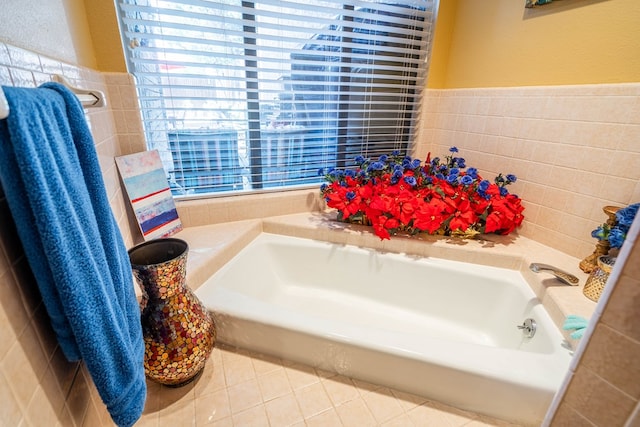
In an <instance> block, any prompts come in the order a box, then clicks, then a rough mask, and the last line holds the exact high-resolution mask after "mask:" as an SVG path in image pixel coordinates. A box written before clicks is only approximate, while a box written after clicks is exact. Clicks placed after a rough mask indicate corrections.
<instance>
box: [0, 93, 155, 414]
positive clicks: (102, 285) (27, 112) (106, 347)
mask: <svg viewBox="0 0 640 427" xmlns="http://www.w3.org/2000/svg"><path fill="white" fill-rule="evenodd" d="M3 89H4V92H5V95H6V97H7V101H8V103H9V107H10V111H11V113H10V114H9V116H8V117H7V118H6V119H4V120H0V183H1V184H2V187H3V189H4V192H5V195H6V198H7V202H8V204H9V209H10V210H11V214H12V216H13V218H14V220H15V223H16V228H17V231H18V235H19V237H20V240H21V241H22V244H23V246H24V251H25V254H26V256H27V259H28V261H29V265H30V266H31V269H32V270H33V273H34V276H35V278H36V281H37V283H38V287H39V288H40V292H41V294H42V299H43V301H44V304H45V307H46V309H47V312H48V314H49V317H50V319H51V323H52V326H53V329H54V331H55V333H56V336H57V338H58V343H59V344H60V347H61V348H62V351H63V352H64V354H65V356H66V357H67V359H68V360H70V361H76V360H81V359H82V360H83V361H84V363H85V364H86V366H87V369H88V371H89V373H90V374H91V376H92V378H93V381H94V383H95V385H96V388H97V390H98V392H99V393H100V396H101V398H102V399H103V401H104V403H105V404H106V406H107V409H108V411H109V412H110V414H111V417H112V418H113V420H114V422H115V423H116V424H118V425H119V426H130V425H133V424H134V423H135V422H136V421H137V420H138V418H139V417H140V415H141V414H142V410H143V409H144V403H145V400H146V393H147V389H146V381H145V375H144V341H143V338H142V327H141V323H140V309H139V307H138V303H137V300H136V296H135V290H134V286H133V278H132V273H131V265H130V263H129V257H128V254H127V250H126V247H125V245H124V242H123V240H122V235H121V234H120V231H119V228H118V225H117V223H116V221H115V218H114V217H113V213H112V211H111V207H110V205H109V200H108V198H107V194H106V190H105V186H104V182H103V178H102V174H101V171H100V166H99V163H98V157H97V154H96V150H95V146H94V142H93V138H92V136H91V133H90V131H89V128H88V125H87V122H86V120H85V117H84V111H83V110H82V106H81V104H80V102H79V101H78V99H77V98H76V96H75V95H74V94H73V93H72V92H70V91H69V90H68V89H67V88H65V87H64V86H62V85H60V84H58V83H45V84H44V85H42V86H41V87H39V88H33V89H29V88H13V87H4V88H3Z"/></svg>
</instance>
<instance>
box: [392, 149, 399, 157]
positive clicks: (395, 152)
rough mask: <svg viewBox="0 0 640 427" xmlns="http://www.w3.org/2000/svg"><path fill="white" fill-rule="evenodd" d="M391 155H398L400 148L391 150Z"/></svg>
mask: <svg viewBox="0 0 640 427" xmlns="http://www.w3.org/2000/svg"><path fill="white" fill-rule="evenodd" d="M391 155H392V156H394V157H396V156H399V155H400V150H393V151H392V152H391Z"/></svg>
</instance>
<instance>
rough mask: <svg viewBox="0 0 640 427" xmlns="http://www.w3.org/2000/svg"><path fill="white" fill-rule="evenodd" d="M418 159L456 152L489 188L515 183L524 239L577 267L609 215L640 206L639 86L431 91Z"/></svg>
mask: <svg viewBox="0 0 640 427" xmlns="http://www.w3.org/2000/svg"><path fill="white" fill-rule="evenodd" d="M425 95H426V96H425V102H424V103H423V105H422V116H421V120H420V126H419V136H418V138H417V141H418V145H417V147H416V155H417V156H418V157H419V158H420V159H424V158H425V156H426V154H427V152H429V151H430V152H431V153H432V156H440V157H444V156H445V155H447V154H449V151H448V150H449V147H451V146H456V147H458V149H459V150H460V152H459V153H458V155H460V156H461V157H464V158H465V159H466V160H467V165H470V166H474V167H477V168H478V169H479V171H480V174H481V175H482V176H483V177H485V178H492V177H494V176H496V175H497V174H498V173H513V174H515V175H516V176H517V177H518V182H516V183H515V184H514V185H512V186H510V187H509V190H511V191H512V192H513V193H516V194H518V195H519V196H520V197H521V198H522V199H523V200H524V202H525V203H524V205H525V207H526V210H525V212H524V215H525V221H524V223H523V227H522V228H521V229H520V230H519V233H520V234H521V235H523V236H526V237H529V238H531V239H534V240H536V241H538V242H540V243H543V244H545V245H547V246H550V247H553V248H556V249H558V250H560V251H562V252H565V253H567V254H569V255H572V256H574V257H577V258H583V257H585V256H587V255H589V254H590V253H591V252H592V251H593V247H594V240H593V239H592V238H591V230H593V229H594V228H595V227H596V226H597V225H599V224H601V223H603V222H604V221H605V220H606V219H607V216H606V215H605V214H604V213H603V212H602V207H603V206H605V205H614V206H621V207H623V206H627V205H629V204H631V203H635V202H638V201H640V83H628V84H603V85H579V86H549V87H544V86H543V87H514V88H476V89H432V90H427V91H426V92H425Z"/></svg>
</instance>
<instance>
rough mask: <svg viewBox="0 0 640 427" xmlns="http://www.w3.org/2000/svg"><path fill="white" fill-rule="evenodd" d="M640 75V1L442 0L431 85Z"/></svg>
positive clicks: (584, 80)
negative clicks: (527, 3) (532, 0)
mask: <svg viewBox="0 0 640 427" xmlns="http://www.w3.org/2000/svg"><path fill="white" fill-rule="evenodd" d="M449 26H452V28H447V27H449ZM436 61H437V63H436ZM443 68H444V69H443ZM638 81H640V1H638V0H557V1H555V2H553V3H551V4H549V5H545V6H541V7H538V8H535V9H526V10H525V8H524V0H491V1H477V0H453V1H452V0H442V1H440V16H439V19H438V22H437V24H436V36H435V38H434V46H433V61H432V66H431V70H430V77H429V81H428V87H431V88H460V87H496V86H537V85H564V84H589V83H619V82H638Z"/></svg>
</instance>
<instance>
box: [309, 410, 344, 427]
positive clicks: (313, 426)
mask: <svg viewBox="0 0 640 427" xmlns="http://www.w3.org/2000/svg"><path fill="white" fill-rule="evenodd" d="M305 421H306V423H307V427H340V426H342V421H340V417H339V416H338V413H337V412H336V410H335V409H334V408H331V409H329V410H327V411H324V412H320V413H319V414H316V415H314V416H312V417H311V418H306V419H305Z"/></svg>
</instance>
